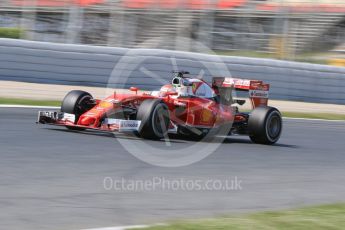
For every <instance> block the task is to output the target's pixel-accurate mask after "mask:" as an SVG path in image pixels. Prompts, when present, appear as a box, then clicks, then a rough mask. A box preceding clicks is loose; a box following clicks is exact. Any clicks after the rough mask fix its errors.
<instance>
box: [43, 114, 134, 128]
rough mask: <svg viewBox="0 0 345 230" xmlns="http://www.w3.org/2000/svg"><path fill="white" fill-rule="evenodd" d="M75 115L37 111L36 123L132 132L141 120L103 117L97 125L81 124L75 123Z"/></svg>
mask: <svg viewBox="0 0 345 230" xmlns="http://www.w3.org/2000/svg"><path fill="white" fill-rule="evenodd" d="M75 119H76V117H75V115H74V114H70V113H64V112H60V111H39V112H38V118H37V123H38V124H49V125H57V126H67V127H75V128H82V129H95V130H101V131H109V132H115V131H117V132H133V131H138V130H139V128H140V124H141V121H139V120H123V119H112V118H105V119H104V121H103V122H102V124H101V125H100V126H99V127H94V126H83V125H76V124H75Z"/></svg>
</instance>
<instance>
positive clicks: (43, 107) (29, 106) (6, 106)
mask: <svg viewBox="0 0 345 230" xmlns="http://www.w3.org/2000/svg"><path fill="white" fill-rule="evenodd" d="M0 108H21V109H22V108H24V109H60V107H57V106H36V105H0Z"/></svg>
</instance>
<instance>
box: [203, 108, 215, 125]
mask: <svg viewBox="0 0 345 230" xmlns="http://www.w3.org/2000/svg"><path fill="white" fill-rule="evenodd" d="M212 117H213V114H212V112H211V111H210V110H208V109H203V110H202V112H201V122H203V123H209V122H210V121H211V120H212Z"/></svg>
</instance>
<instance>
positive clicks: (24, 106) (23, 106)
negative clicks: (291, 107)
mask: <svg viewBox="0 0 345 230" xmlns="http://www.w3.org/2000/svg"><path fill="white" fill-rule="evenodd" d="M0 108H19V109H21V108H24V109H25V108H27V109H60V107H58V106H36V105H5V104H0ZM283 119H286V120H307V121H327V122H345V120H327V119H318V118H297V117H283Z"/></svg>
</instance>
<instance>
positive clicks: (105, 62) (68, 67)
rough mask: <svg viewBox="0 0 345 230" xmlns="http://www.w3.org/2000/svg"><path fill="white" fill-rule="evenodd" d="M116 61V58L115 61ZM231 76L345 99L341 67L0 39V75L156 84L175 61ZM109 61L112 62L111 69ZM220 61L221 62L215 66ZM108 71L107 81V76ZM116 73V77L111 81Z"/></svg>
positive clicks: (315, 98) (274, 93) (285, 91)
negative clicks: (225, 72)
mask: <svg viewBox="0 0 345 230" xmlns="http://www.w3.org/2000/svg"><path fill="white" fill-rule="evenodd" d="M119 63H120V64H119ZM222 63H225V65H226V66H227V68H228V69H229V71H230V72H231V74H232V76H234V77H240V78H250V79H260V80H265V81H267V82H268V83H270V84H271V91H270V97H271V98H274V99H282V100H297V101H305V102H323V103H334V104H345V93H344V89H345V68H340V67H332V66H325V65H317V64H306V63H296V62H287V61H279V60H271V59H255V58H244V57H230V56H217V58H216V56H213V55H207V54H198V53H189V52H181V51H170V50H159V49H127V48H110V47H95V46H85V45H66V44H55V43H43V42H33V41H24V40H12V39H0V80H9V81H21V82H32V83H50V84H62V85H84V86H99V87H105V86H108V87H113V88H118V87H129V86H137V87H139V88H141V89H147V90H150V89H157V88H159V87H160V86H161V85H162V80H159V79H157V78H155V77H152V75H148V74H146V73H145V71H143V70H148V71H150V72H151V73H153V74H154V75H155V76H159V77H160V78H161V79H163V81H165V82H169V81H170V80H171V70H173V69H174V68H176V66H177V67H178V69H180V70H188V71H190V72H191V74H194V75H198V74H200V73H201V74H202V75H203V77H204V79H206V80H208V81H210V80H211V73H210V72H212V75H215V74H217V75H218V76H222V75H223V74H224V72H223V71H222V69H223V68H221V67H222ZM114 67H116V68H115V69H114ZM219 67H220V68H219ZM110 76H112V78H113V79H112V81H111V84H110V85H109V84H108V83H109V82H108V81H109V78H110ZM114 79H116V81H114Z"/></svg>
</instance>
